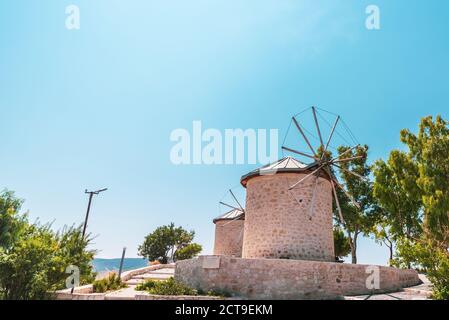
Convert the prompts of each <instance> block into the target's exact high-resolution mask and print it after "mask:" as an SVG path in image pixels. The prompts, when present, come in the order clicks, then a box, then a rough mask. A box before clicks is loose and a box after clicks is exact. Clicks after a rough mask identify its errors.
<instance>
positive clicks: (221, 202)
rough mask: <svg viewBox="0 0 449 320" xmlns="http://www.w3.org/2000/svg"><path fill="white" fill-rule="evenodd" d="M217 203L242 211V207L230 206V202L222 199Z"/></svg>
mask: <svg viewBox="0 0 449 320" xmlns="http://www.w3.org/2000/svg"><path fill="white" fill-rule="evenodd" d="M219 204H222V205H224V206H226V207H229V208H231V209H234V210H239V211H242V209H240V208H236V207H234V206H231V205H230V204H227V203H224V202H223V201H220V202H219Z"/></svg>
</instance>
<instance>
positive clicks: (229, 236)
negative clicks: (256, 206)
mask: <svg viewBox="0 0 449 320" xmlns="http://www.w3.org/2000/svg"><path fill="white" fill-rule="evenodd" d="M229 193H230V194H231V196H232V198H233V199H234V202H235V203H236V205H235V206H234V205H230V204H227V203H225V202H222V201H220V204H221V205H223V206H225V207H228V208H230V209H231V210H230V211H228V212H226V213H225V214H223V215H221V216H219V217H217V218H215V219H214V220H213V222H214V224H215V242H214V254H215V255H225V256H233V257H238V258H240V257H242V245H243V228H244V223H245V209H243V207H242V205H241V204H240V202H239V201H238V200H237V197H236V196H235V195H234V193H233V192H232V190H231V189H229Z"/></svg>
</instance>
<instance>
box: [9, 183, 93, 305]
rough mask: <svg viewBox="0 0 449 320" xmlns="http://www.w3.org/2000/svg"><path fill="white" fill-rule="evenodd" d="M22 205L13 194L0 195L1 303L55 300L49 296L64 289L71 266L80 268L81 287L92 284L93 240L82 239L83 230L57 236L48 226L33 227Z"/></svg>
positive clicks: (63, 231) (71, 228) (75, 229)
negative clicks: (3, 300) (7, 300)
mask: <svg viewBox="0 0 449 320" xmlns="http://www.w3.org/2000/svg"><path fill="white" fill-rule="evenodd" d="M21 203H22V201H21V200H17V199H16V198H15V197H14V194H13V193H12V192H9V191H5V192H3V193H0V227H1V228H2V230H0V299H11V300H31V299H49V298H52V295H51V293H50V292H52V291H55V290H57V289H62V288H65V280H66V278H67V277H68V276H69V275H68V274H67V273H66V272H65V271H66V268H67V267H68V266H69V265H75V266H77V267H78V268H79V270H80V282H81V284H84V283H91V282H92V281H93V280H94V279H95V273H94V272H93V269H92V265H91V261H92V259H93V256H94V254H95V251H92V250H87V246H88V245H89V244H90V242H91V238H90V237H89V236H87V237H84V238H83V237H82V231H81V227H77V228H75V227H70V228H64V229H63V230H62V231H61V232H54V231H53V230H52V229H51V225H49V224H46V225H41V224H39V223H33V224H31V223H30V222H29V221H28V218H27V216H26V215H21V214H20V213H19V211H20V206H21ZM3 232H5V233H3Z"/></svg>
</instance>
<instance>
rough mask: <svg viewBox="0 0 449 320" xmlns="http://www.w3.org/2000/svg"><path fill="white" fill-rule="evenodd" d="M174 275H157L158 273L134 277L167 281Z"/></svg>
mask: <svg viewBox="0 0 449 320" xmlns="http://www.w3.org/2000/svg"><path fill="white" fill-rule="evenodd" d="M172 276H173V274H157V273H144V274H141V275H138V276H134V277H133V279H144V280H148V279H152V280H165V279H168V278H170V277H172Z"/></svg>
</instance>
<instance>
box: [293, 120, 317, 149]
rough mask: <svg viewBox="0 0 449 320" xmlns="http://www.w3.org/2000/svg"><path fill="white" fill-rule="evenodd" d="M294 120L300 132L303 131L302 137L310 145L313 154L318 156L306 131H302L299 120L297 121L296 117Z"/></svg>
mask: <svg viewBox="0 0 449 320" xmlns="http://www.w3.org/2000/svg"><path fill="white" fill-rule="evenodd" d="M292 120H293V122H294V123H295V126H296V128H297V129H298V131H299V133H301V135H302V137H303V138H304V140H305V141H306V143H307V145H308V146H309V148H310V150H311V151H312V153H313V155H314V156H316V152H315V150H314V149H313V147H312V145H311V144H310V141H309V139H307V137H306V135H305V134H304V131H302V129H301V126H300V125H299V123H298V121H296V118H295V117H293V118H292Z"/></svg>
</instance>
